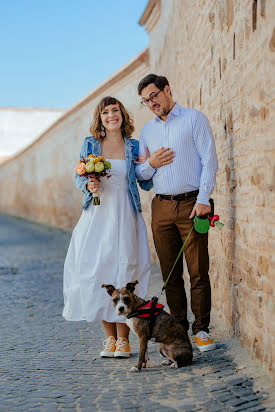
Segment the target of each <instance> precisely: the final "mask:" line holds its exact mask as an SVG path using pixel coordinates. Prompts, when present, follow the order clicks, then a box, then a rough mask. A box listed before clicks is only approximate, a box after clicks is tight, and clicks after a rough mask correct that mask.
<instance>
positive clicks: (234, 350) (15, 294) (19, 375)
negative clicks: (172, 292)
mask: <svg viewBox="0 0 275 412" xmlns="http://www.w3.org/2000/svg"><path fill="white" fill-rule="evenodd" d="M69 240H70V233H67V232H64V231H61V230H58V229H53V228H49V227H46V226H43V225H39V224H35V223H31V222H28V221H25V220H23V219H18V218H12V217H8V216H5V215H0V282H1V283H0V311H1V312H0V313H1V361H0V387H1V390H0V411H1V412H4V411H57V410H62V411H69V410H72V411H77V412H80V411H84V412H86V411H127V410H131V411H166V412H169V411H171V412H172V411H175V410H180V411H208V412H214V411H227V410H232V411H244V410H245V411H272V410H275V406H274V398H273V396H274V395H273V394H272V387H273V385H272V383H271V380H270V378H269V377H268V376H267V375H265V372H264V371H263V370H262V369H261V368H259V367H257V365H256V364H254V363H249V365H247V363H246V362H245V361H244V360H243V358H242V353H243V349H241V348H240V347H239V346H238V343H237V340H234V339H233V340H232V339H229V338H228V335H226V331H221V330H218V329H216V328H215V329H214V328H212V329H211V335H212V336H213V337H214V338H215V340H216V343H217V349H216V350H214V351H211V352H206V353H204V354H202V353H200V352H199V351H198V349H196V348H195V347H194V346H193V348H194V362H193V364H192V366H189V367H185V368H181V369H177V370H176V369H170V368H169V367H162V366H160V363H161V358H160V356H159V354H158V352H157V346H156V345H155V344H150V345H149V357H150V360H149V366H148V368H147V369H143V370H142V371H141V372H140V373H133V372H129V369H130V367H131V366H133V364H135V362H136V361H137V357H138V342H137V338H136V337H135V336H133V335H131V336H130V341H131V345H132V351H133V356H132V358H130V359H101V358H100V357H99V352H100V350H101V348H102V341H103V340H104V339H105V336H104V333H103V330H102V327H101V325H100V323H97V324H88V323H86V322H66V321H65V320H64V319H63V318H62V316H61V313H62V308H63V295H62V276H63V262H64V258H65V254H66V250H67V247H68V244H69ZM102 283H104V278H102ZM161 286H162V282H161V276H160V272H159V269H158V267H157V266H153V274H152V277H151V286H150V293H149V294H150V296H153V295H155V294H159V291H160V289H161ZM162 302H163V299H162ZM166 309H167V308H166ZM232 342H233V344H232ZM251 362H252V361H251ZM253 365H254V366H253ZM273 389H274V387H273Z"/></svg>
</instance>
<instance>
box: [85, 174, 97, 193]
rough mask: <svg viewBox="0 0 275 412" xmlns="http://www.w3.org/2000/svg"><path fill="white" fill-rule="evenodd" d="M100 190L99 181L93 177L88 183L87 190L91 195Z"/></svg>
mask: <svg viewBox="0 0 275 412" xmlns="http://www.w3.org/2000/svg"><path fill="white" fill-rule="evenodd" d="M98 188H99V181H98V180H97V179H96V178H95V177H91V178H90V179H89V180H88V183H87V189H88V190H89V191H90V192H91V193H97V192H98Z"/></svg>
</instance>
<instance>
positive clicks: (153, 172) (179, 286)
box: [136, 74, 218, 351]
mask: <svg viewBox="0 0 275 412" xmlns="http://www.w3.org/2000/svg"><path fill="white" fill-rule="evenodd" d="M138 93H139V95H140V96H141V98H142V102H141V103H142V104H144V105H145V106H147V107H148V108H149V109H150V110H151V111H152V112H153V113H155V115H156V116H155V117H154V119H152V120H151V121H149V122H148V123H147V124H145V126H144V127H143V129H142V132H141V136H140V155H144V154H145V153H147V160H146V162H145V163H143V164H138V165H137V166H136V173H137V176H138V179H139V180H147V179H150V178H153V187H154V191H155V193H156V196H155V198H154V199H153V201H152V231H153V237H154V243H155V247H156V251H157V254H158V257H159V261H160V266H161V271H162V276H163V280H164V281H165V280H166V278H167V276H168V274H169V272H170V270H171V268H172V266H173V264H174V262H175V260H176V258H177V255H178V253H179V251H180V249H181V247H182V244H183V242H184V240H185V239H186V237H187V235H188V233H189V231H190V229H191V227H192V225H193V218H194V216H195V214H197V216H203V215H206V214H208V213H209V212H210V211H211V207H210V203H209V197H210V194H211V193H212V192H213V189H214V186H215V181H216V172H217V170H218V161H217V156H216V149H215V143H214V139H213V135H212V132H211V128H210V126H209V123H208V120H207V117H206V116H205V115H204V114H203V113H201V112H199V111H197V110H194V109H186V108H183V107H181V106H180V105H179V104H178V103H176V102H174V100H173V97H172V94H171V90H170V86H169V83H168V80H167V79H166V77H163V76H157V75H155V74H149V75H148V76H146V77H144V78H143V79H142V80H141V81H140V83H139V85H138ZM184 253H185V258H186V262H187V267H188V271H189V275H190V282H191V308H192V312H193V313H194V316H195V321H194V323H193V325H192V330H193V334H194V335H195V343H196V345H197V347H198V348H199V349H200V351H207V350H212V349H215V347H216V346H215V343H214V341H213V340H212V339H211V338H210V336H209V329H208V327H209V322H210V310H211V288H210V281H209V275H208V270H209V256H208V234H207V233H206V234H199V233H197V232H196V231H195V230H192V232H191V235H190V237H189V240H188V242H187V244H186V246H185V249H184ZM182 276H183V259H179V260H178V263H177V264H176V266H175V269H174V271H173V273H172V275H171V277H170V279H169V281H168V284H167V287H166V298H167V303H168V306H169V308H170V312H171V314H172V315H173V316H175V317H176V318H177V319H178V320H179V321H180V322H181V324H182V325H183V326H184V327H185V329H186V330H188V329H189V323H188V320H187V300H186V294H185V289H184V281H183V277H182Z"/></svg>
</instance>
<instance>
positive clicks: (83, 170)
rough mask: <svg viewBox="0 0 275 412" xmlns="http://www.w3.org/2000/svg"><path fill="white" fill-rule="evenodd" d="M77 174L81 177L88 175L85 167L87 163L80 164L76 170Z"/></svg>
mask: <svg viewBox="0 0 275 412" xmlns="http://www.w3.org/2000/svg"><path fill="white" fill-rule="evenodd" d="M75 173H76V174H78V175H80V176H83V175H85V174H86V166H85V163H82V162H80V163H78V164H77V165H76V168H75Z"/></svg>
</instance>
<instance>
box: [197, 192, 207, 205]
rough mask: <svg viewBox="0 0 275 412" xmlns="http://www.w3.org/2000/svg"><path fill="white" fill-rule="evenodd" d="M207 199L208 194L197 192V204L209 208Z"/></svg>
mask: <svg viewBox="0 0 275 412" xmlns="http://www.w3.org/2000/svg"><path fill="white" fill-rule="evenodd" d="M209 197H210V196H209V193H205V192H201V191H199V194H198V197H197V203H200V204H202V205H208V206H210V203H209Z"/></svg>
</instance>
